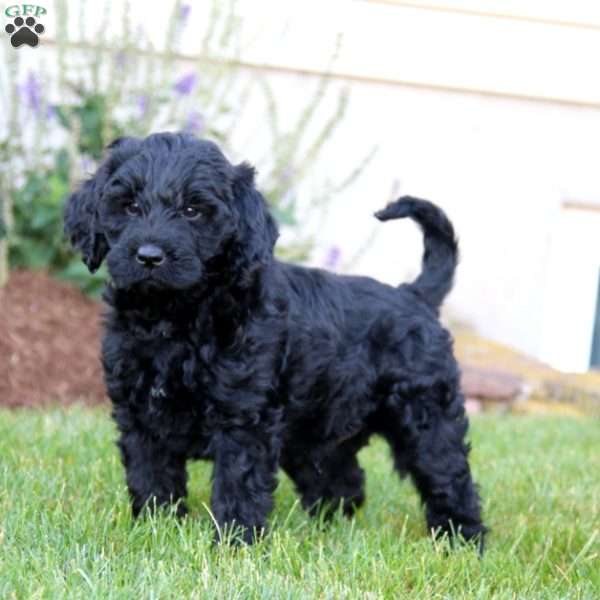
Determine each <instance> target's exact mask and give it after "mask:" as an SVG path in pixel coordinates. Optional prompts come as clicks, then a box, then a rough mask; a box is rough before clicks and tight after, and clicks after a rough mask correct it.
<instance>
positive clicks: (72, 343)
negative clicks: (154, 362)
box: [0, 271, 105, 407]
mask: <svg viewBox="0 0 600 600" xmlns="http://www.w3.org/2000/svg"><path fill="white" fill-rule="evenodd" d="M101 312H102V305H101V304H100V303H99V302H94V301H93V300H90V299H89V298H87V297H86V296H84V295H83V294H82V293H81V292H79V290H77V289H75V288H73V287H72V286H70V285H68V284H65V283H62V282H60V281H57V280H56V279H53V278H52V277H50V276H48V275H47V274H45V273H41V272H31V271H13V272H12V273H11V277H10V280H9V282H8V285H7V286H6V287H4V288H2V289H0V405H4V406H11V407H16V406H40V405H48V404H57V403H60V404H70V403H73V402H81V401H83V402H87V403H90V404H98V403H100V402H103V401H104V400H105V392H104V385H103V383H102V373H101V366H100V359H99V352H100V321H101Z"/></svg>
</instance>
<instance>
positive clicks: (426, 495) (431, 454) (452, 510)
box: [382, 382, 487, 551]
mask: <svg viewBox="0 0 600 600" xmlns="http://www.w3.org/2000/svg"><path fill="white" fill-rule="evenodd" d="M384 411H385V412H386V413H387V414H385V418H384V419H383V420H382V421H383V422H385V423H386V426H385V428H384V431H382V433H383V434H384V435H385V436H386V438H387V439H388V441H389V442H390V445H391V447H392V452H393V454H394V459H395V464H396V468H397V469H398V470H399V471H400V472H401V473H402V474H404V473H406V472H408V473H409V474H410V475H411V477H412V479H413V481H414V483H415V485H416V487H417V489H418V491H419V493H420V495H421V499H422V501H423V503H424V505H425V511H426V518H427V525H428V527H429V529H430V530H431V531H432V532H433V533H434V535H439V534H444V533H446V534H448V535H450V537H451V539H454V537H455V536H456V535H460V536H462V537H463V538H464V539H465V540H474V541H476V542H477V543H478V545H479V549H480V551H482V550H483V539H484V535H485V533H486V531H487V528H486V527H485V526H484V525H483V523H482V520H481V508H480V501H479V496H478V494H477V490H476V486H475V484H474V483H473V479H472V477H471V471H470V468H469V463H468V453H469V447H468V445H467V444H466V443H465V441H464V438H465V435H466V433H467V429H468V420H467V417H466V416H465V412H464V407H463V400H462V396H461V395H460V392H459V391H458V383H457V382H450V383H443V384H441V383H440V384H436V385H434V386H432V387H430V388H428V389H425V390H423V389H419V390H412V391H411V392H408V391H407V390H404V391H403V393H402V394H392V396H390V398H388V400H387V402H386V409H384Z"/></svg>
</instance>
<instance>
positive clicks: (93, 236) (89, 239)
mask: <svg viewBox="0 0 600 600" xmlns="http://www.w3.org/2000/svg"><path fill="white" fill-rule="evenodd" d="M102 179H104V177H103V175H102V174H101V173H100V172H98V173H97V174H96V175H95V176H94V178H93V179H90V180H89V181H86V182H85V183H84V184H83V185H82V186H81V188H80V189H79V190H77V191H76V192H75V193H74V194H71V196H70V197H69V199H68V200H67V205H66V207H65V235H66V237H67V238H68V239H69V241H70V242H71V245H72V246H73V247H74V248H76V249H77V250H80V251H81V255H82V257H83V262H84V263H85V264H86V266H87V268H88V269H89V270H90V272H91V273H93V272H94V271H96V270H97V269H98V267H99V266H100V264H101V263H102V261H103V260H104V257H105V256H106V254H107V253H108V250H109V248H108V242H107V240H106V237H105V236H104V233H103V232H102V229H101V228H100V226H99V223H98V211H97V209H98V203H99V202H100V191H101V188H102V187H103V186H102V185H100V180H102Z"/></svg>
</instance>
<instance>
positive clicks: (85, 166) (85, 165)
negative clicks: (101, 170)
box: [80, 156, 94, 174]
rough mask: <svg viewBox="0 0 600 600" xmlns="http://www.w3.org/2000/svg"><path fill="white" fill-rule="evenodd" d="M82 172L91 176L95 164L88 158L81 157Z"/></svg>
mask: <svg viewBox="0 0 600 600" xmlns="http://www.w3.org/2000/svg"><path fill="white" fill-rule="evenodd" d="M80 166H81V171H82V172H83V173H85V174H91V173H92V171H93V169H94V163H93V161H91V160H90V159H89V158H88V157H87V156H82V157H81V162H80Z"/></svg>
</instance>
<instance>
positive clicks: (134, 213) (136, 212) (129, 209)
mask: <svg viewBox="0 0 600 600" xmlns="http://www.w3.org/2000/svg"><path fill="white" fill-rule="evenodd" d="M125 212H126V213H127V214H128V215H129V216H130V217H139V216H140V215H141V214H142V208H141V206H140V205H139V204H138V203H137V202H128V203H127V204H126V205H125Z"/></svg>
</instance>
